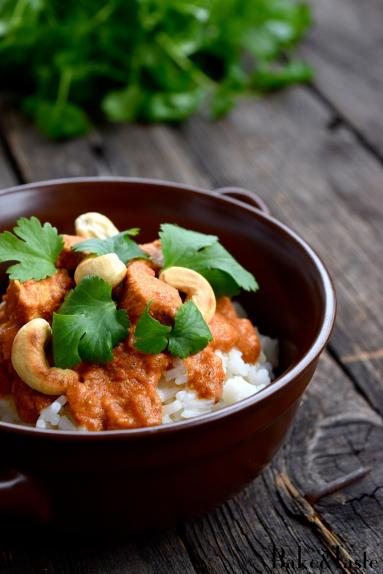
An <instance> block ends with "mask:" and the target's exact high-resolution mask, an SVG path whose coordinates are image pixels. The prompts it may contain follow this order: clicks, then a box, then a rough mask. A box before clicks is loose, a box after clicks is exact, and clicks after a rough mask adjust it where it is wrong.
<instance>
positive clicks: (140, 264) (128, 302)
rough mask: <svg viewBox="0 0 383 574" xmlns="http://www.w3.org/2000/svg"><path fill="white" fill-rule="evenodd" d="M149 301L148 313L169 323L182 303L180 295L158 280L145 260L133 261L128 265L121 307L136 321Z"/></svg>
mask: <svg viewBox="0 0 383 574" xmlns="http://www.w3.org/2000/svg"><path fill="white" fill-rule="evenodd" d="M149 301H151V303H152V304H151V307H150V313H151V315H153V317H155V318H156V319H158V320H159V321H161V323H167V324H171V323H172V320H173V319H174V317H175V314H176V312H177V309H178V308H179V307H180V306H181V305H182V300H181V297H180V295H179V293H178V291H177V289H175V288H174V287H171V285H167V283H165V282H164V281H160V280H159V279H157V278H156V276H155V271H154V270H153V269H152V268H151V267H150V264H148V263H147V262H146V261H133V263H131V264H130V265H129V266H128V269H127V272H126V278H125V284H124V289H123V294H122V298H121V307H122V308H124V309H126V310H127V311H128V315H129V318H130V320H131V321H136V320H137V319H138V318H139V317H140V315H141V314H142V313H143V311H144V310H145V307H146V306H147V304H148V303H149Z"/></svg>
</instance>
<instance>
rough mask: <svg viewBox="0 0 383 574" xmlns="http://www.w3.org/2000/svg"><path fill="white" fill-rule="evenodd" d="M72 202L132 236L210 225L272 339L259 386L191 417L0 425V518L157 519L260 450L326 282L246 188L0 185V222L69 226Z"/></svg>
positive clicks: (301, 356) (238, 472)
mask: <svg viewBox="0 0 383 574" xmlns="http://www.w3.org/2000/svg"><path fill="white" fill-rule="evenodd" d="M85 211H100V212H102V213H105V214H106V215H108V216H109V217H110V218H111V219H112V220H113V221H114V222H115V223H116V225H117V226H118V227H120V228H121V229H125V228H128V227H133V226H139V227H141V229H142V235H141V236H140V239H141V240H142V241H149V240H151V239H153V238H154V237H156V236H157V231H158V226H159V224H160V223H161V222H176V223H178V224H180V225H182V226H184V227H188V228H191V229H195V230H199V231H202V232H207V233H214V234H217V235H218V236H219V237H220V239H221V241H222V243H223V244H224V245H225V246H226V247H227V248H228V249H229V250H230V251H231V252H232V253H233V254H234V256H235V257H237V258H238V259H239V261H240V262H241V263H242V264H243V265H244V266H245V267H247V268H249V269H250V270H251V271H252V272H253V273H254V275H255V276H256V278H257V280H258V282H259V284H260V286H261V289H260V291H259V292H258V293H256V294H246V295H244V296H243V297H242V302H243V304H244V305H245V307H246V309H247V311H248V312H249V314H250V316H252V317H253V319H254V321H255V322H256V324H257V325H258V326H259V328H260V330H261V332H262V333H265V334H268V335H270V336H272V337H277V338H278V339H279V341H280V345H281V356H280V366H279V371H278V377H277V379H276V380H275V381H274V382H273V383H272V384H271V385H270V386H269V387H268V388H265V389H264V390H262V391H261V392H259V393H258V394H256V395H255V396H252V397H250V398H248V399H245V400H243V401H241V402H239V403H237V404H235V405H232V406H230V407H227V408H225V409H223V410H221V411H218V412H215V413H212V414H208V415H204V416H201V417H199V418H198V419H195V420H189V421H186V422H179V423H174V424H171V425H166V426H163V427H160V426H159V427H152V428H145V429H137V430H126V431H108V432H95V433H84V434H82V433H74V432H58V431H44V430H39V429H35V428H28V427H24V426H16V425H12V424H7V423H0V450H1V461H2V466H3V468H4V470H3V473H2V474H1V476H0V511H1V512H2V513H3V514H4V513H6V512H7V513H8V514H10V515H11V516H13V517H16V516H18V515H20V514H23V515H24V517H26V516H29V517H31V518H32V519H34V520H36V519H39V520H40V521H46V522H49V523H52V524H54V525H56V526H62V527H65V526H68V527H69V528H73V526H74V525H77V526H78V527H79V528H81V529H82V530H83V529H84V528H87V527H89V526H92V525H95V526H96V527H97V528H100V526H106V527H114V526H123V527H124V528H126V529H129V530H140V529H143V528H146V527H162V526H165V525H168V524H171V523H174V522H175V521H177V520H180V519H185V518H188V517H190V516H192V515H195V514H198V513H201V512H205V511H207V510H209V509H211V508H213V507H214V506H216V505H218V504H220V503H222V502H223V501H225V500H226V499H227V498H228V497H230V496H232V495H233V494H234V493H236V492H238V491H239V490H240V489H241V488H242V487H243V486H244V485H245V484H247V483H248V482H249V481H251V480H252V479H253V478H254V477H256V476H257V474H258V473H259V472H260V471H261V470H262V469H263V468H264V467H265V465H266V464H267V463H268V462H269V461H270V460H271V458H272V456H273V454H274V453H275V451H276V450H277V448H278V447H279V446H280V444H281V442H282V440H283V438H284V436H285V434H286V431H287V429H288V427H289V425H290V423H291V421H292V419H293V416H294V413H295V411H296V409H297V407H298V405H299V401H300V398H301V396H302V393H303V391H304V390H305V388H306V386H307V385H308V383H309V381H310V379H311V377H312V375H313V373H314V370H315V368H316V365H317V361H318V358H319V355H320V354H321V352H322V351H323V348H324V346H325V344H326V342H327V340H328V338H329V336H330V333H331V329H332V326H333V323H334V317H335V295H334V290H333V287H332V284H331V281H330V278H329V275H328V273H327V271H326V269H325V267H324V266H323V264H322V262H321V261H320V259H319V258H318V257H317V255H316V254H315V253H314V252H313V251H312V249H311V248H310V247H309V246H308V245H307V243H305V241H303V240H302V239H301V238H300V237H298V236H297V235H296V234H295V233H294V232H292V231H291V230H289V229H288V228H287V227H286V226H284V225H282V224H281V223H279V222H278V221H276V220H275V219H273V218H272V217H270V216H269V215H268V210H267V208H266V207H265V205H264V203H263V202H262V201H261V200H260V199H258V198H256V197H255V196H254V195H253V194H250V193H249V192H245V191H242V190H238V189H225V190H218V191H215V192H208V191H204V190H201V189H196V188H192V187H188V186H183V185H176V184H172V183H167V182H159V181H146V180H133V179H105V178H103V179H90V178H89V179H72V180H65V181H51V182H44V183H37V184H32V185H24V186H20V187H17V188H13V189H9V190H5V191H3V192H1V193H0V229H5V228H11V227H12V226H13V225H14V223H15V221H16V219H17V218H18V217H20V216H31V215H37V216H38V217H39V218H40V219H41V220H43V221H50V222H51V223H53V224H54V225H56V226H57V227H58V228H59V229H60V230H61V231H62V232H67V233H71V232H73V221H74V219H75V217H76V216H77V215H79V214H80V213H82V212H85ZM5 285H6V276H5V274H4V273H3V274H2V276H1V288H2V290H4V288H5Z"/></svg>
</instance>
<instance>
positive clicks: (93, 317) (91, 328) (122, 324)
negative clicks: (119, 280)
mask: <svg viewBox="0 0 383 574" xmlns="http://www.w3.org/2000/svg"><path fill="white" fill-rule="evenodd" d="M129 326H130V322H129V319H128V315H127V313H126V311H123V310H121V309H120V310H118V309H117V308H116V304H115V302H114V301H113V299H112V287H111V286H110V285H109V284H108V283H106V282H105V281H104V280H103V279H101V278H99V277H86V278H85V279H83V280H82V281H81V282H80V283H79V284H78V285H77V287H76V288H75V289H74V290H73V291H71V292H70V293H69V295H68V296H67V298H66V299H65V301H64V303H63V305H62V306H61V307H60V309H59V311H58V312H57V313H54V315H53V323H52V341H53V358H54V363H55V365H56V367H60V368H63V369H64V368H70V367H73V366H75V365H78V364H79V363H81V361H87V362H89V363H98V364H100V363H105V362H107V361H110V360H111V359H112V358H113V354H112V350H113V347H115V346H116V345H117V343H119V342H120V341H122V340H124V339H126V337H127V336H128V332H129Z"/></svg>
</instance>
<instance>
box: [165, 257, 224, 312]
mask: <svg viewBox="0 0 383 574" xmlns="http://www.w3.org/2000/svg"><path fill="white" fill-rule="evenodd" d="M160 279H161V280H162V281H164V282H165V283H167V284H168V285H171V286H172V287H175V288H176V289H179V291H182V292H183V293H186V294H187V299H191V300H192V301H193V303H194V304H195V305H196V307H198V309H199V310H200V311H201V314H202V316H203V318H204V319H205V321H206V323H209V322H210V321H211V319H212V318H213V315H214V313H215V307H216V301H215V295H214V291H213V288H212V286H211V285H210V283H209V282H208V281H207V280H206V279H205V277H203V276H202V275H200V274H199V273H197V271H194V270H193V269H187V268H186V267H169V268H168V269H165V270H164V271H162V273H161V274H160Z"/></svg>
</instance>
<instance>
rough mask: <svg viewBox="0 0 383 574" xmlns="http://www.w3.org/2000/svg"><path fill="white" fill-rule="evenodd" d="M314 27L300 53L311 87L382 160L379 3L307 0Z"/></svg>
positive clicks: (382, 52)
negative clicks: (308, 70) (308, 69)
mask: <svg viewBox="0 0 383 574" xmlns="http://www.w3.org/2000/svg"><path fill="white" fill-rule="evenodd" d="M310 4H311V6H312V8H313V15H314V27H313V28H312V30H311V31H310V32H309V34H308V36H307V39H306V40H305V42H304V45H303V47H302V50H301V52H302V55H303V56H304V57H305V59H306V60H307V61H308V62H310V63H311V64H312V65H313V67H314V69H315V76H316V79H315V85H316V86H317V87H318V89H319V90H320V91H321V92H322V93H323V94H324V95H325V96H326V97H327V98H328V99H329V100H330V102H331V103H332V104H333V105H334V106H335V107H336V109H337V110H339V113H340V114H341V116H342V117H344V118H345V119H346V120H347V121H348V122H350V124H351V125H352V126H354V127H355V128H356V129H357V130H358V131H359V132H361V134H363V137H364V138H365V139H366V140H367V141H368V142H370V143H371V144H372V145H373V146H374V147H375V148H376V150H377V151H378V152H379V154H380V156H381V158H383V118H382V108H383V26H382V22H383V4H382V2H381V0H363V1H362V2H361V1H360V0H337V1H335V2H334V0H310Z"/></svg>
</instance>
